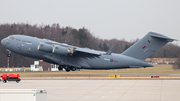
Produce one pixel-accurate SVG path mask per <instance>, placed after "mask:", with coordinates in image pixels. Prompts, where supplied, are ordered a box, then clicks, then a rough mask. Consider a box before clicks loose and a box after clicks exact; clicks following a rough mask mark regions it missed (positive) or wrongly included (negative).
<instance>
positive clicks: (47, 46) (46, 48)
mask: <svg viewBox="0 0 180 101" xmlns="http://www.w3.org/2000/svg"><path fill="white" fill-rule="evenodd" d="M37 50H39V51H43V52H49V53H51V52H52V50H53V46H52V45H50V44H46V43H43V42H39V45H38V47H37Z"/></svg>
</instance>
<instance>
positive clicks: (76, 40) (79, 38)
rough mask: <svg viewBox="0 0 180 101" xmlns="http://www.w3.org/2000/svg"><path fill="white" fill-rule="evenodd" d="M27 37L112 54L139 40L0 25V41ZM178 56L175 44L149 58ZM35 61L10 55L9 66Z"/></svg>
mask: <svg viewBox="0 0 180 101" xmlns="http://www.w3.org/2000/svg"><path fill="white" fill-rule="evenodd" d="M14 34H19V35H29V36H34V37H38V38H45V39H50V40H53V41H57V42H60V43H66V44H70V45H74V46H78V47H86V48H91V49H95V50H100V51H108V50H109V49H110V48H111V47H113V46H114V47H115V48H114V51H113V52H114V53H122V52H123V51H125V50H126V49H127V48H129V47H130V46H131V45H133V44H134V43H135V42H137V41H138V40H139V39H135V40H132V41H126V40H125V39H124V38H122V39H115V38H114V39H110V40H107V39H101V38H98V37H95V36H94V35H93V34H91V32H90V31H89V30H88V29H87V28H84V27H83V28H80V29H74V28H72V27H70V26H67V27H61V26H60V25H59V24H52V25H45V24H41V25H37V24H35V25H31V24H25V23H13V24H0V40H1V39H3V38H5V37H7V36H9V35H14ZM0 53H1V57H0V66H1V67H3V66H7V51H6V49H5V48H4V47H3V46H2V45H0ZM179 54H180V47H179V46H178V45H175V44H167V45H165V46H164V47H163V48H161V49H160V50H159V51H157V52H156V53H154V54H153V55H152V56H151V57H152V58H154V57H156V58H177V57H178V55H179ZM34 60H36V59H32V58H28V57H24V56H21V55H18V54H16V53H12V56H11V57H10V66H29V65H30V64H33V61H34Z"/></svg>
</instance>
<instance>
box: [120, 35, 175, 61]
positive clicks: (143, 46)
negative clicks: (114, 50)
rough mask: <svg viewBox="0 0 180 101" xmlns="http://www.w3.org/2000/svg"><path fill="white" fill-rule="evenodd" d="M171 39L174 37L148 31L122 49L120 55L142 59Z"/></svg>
mask: <svg viewBox="0 0 180 101" xmlns="http://www.w3.org/2000/svg"><path fill="white" fill-rule="evenodd" d="M172 41H174V39H171V38H169V37H167V36H164V35H161V34H158V33H155V32H149V33H148V34H147V35H146V36H144V37H143V38H142V39H141V40H139V41H138V42H136V43H135V44H134V45H132V46H131V47H130V48H128V49H127V50H126V51H124V52H123V53H122V55H126V56H130V57H134V58H137V59H142V60H144V59H146V58H148V57H149V56H151V55H152V54H153V53H155V52H156V51H157V50H159V49H160V48H161V47H163V46H164V45H165V44H167V43H168V42H172Z"/></svg>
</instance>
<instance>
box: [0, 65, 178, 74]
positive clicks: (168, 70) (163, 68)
mask: <svg viewBox="0 0 180 101" xmlns="http://www.w3.org/2000/svg"><path fill="white" fill-rule="evenodd" d="M172 66H173V65H155V66H154V67H148V68H129V69H112V70H87V69H81V70H80V71H70V72H66V71H43V72H31V71H27V70H28V68H26V72H0V75H2V74H3V73H19V74H20V75H57V74H58V75H61V74H62V75H64V74H66V75H68V74H69V75H72V74H73V75H74V74H180V69H176V70H174V69H173V68H172ZM1 69H3V68H0V70H1Z"/></svg>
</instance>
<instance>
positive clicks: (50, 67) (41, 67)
mask: <svg viewBox="0 0 180 101" xmlns="http://www.w3.org/2000/svg"><path fill="white" fill-rule="evenodd" d="M58 66H59V65H56V64H50V63H47V62H44V61H41V60H40V61H34V64H31V65H30V71H58Z"/></svg>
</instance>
